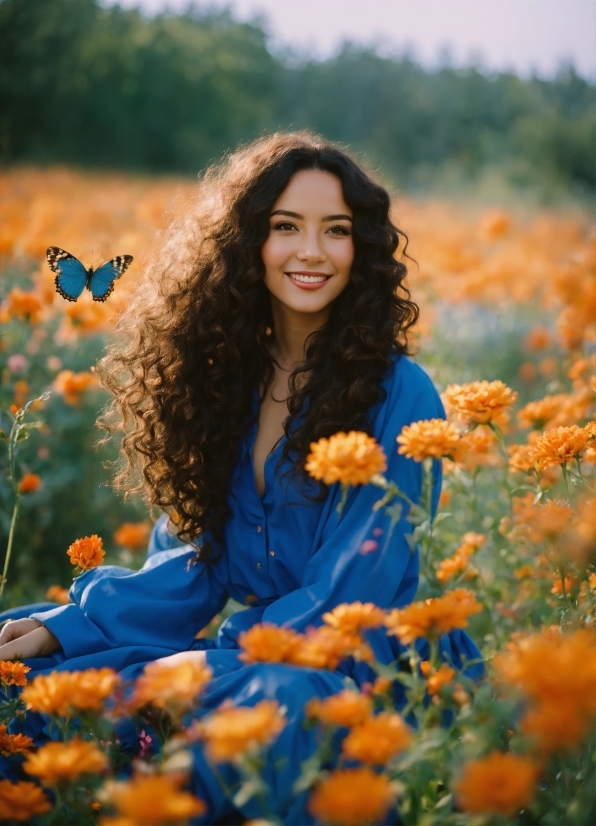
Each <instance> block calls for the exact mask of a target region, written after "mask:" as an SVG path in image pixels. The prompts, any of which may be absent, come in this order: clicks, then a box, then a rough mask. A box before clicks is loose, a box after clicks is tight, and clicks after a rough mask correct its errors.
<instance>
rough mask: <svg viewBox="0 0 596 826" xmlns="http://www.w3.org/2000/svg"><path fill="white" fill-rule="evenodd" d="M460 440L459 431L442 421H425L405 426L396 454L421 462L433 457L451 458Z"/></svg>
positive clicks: (398, 441)
mask: <svg viewBox="0 0 596 826" xmlns="http://www.w3.org/2000/svg"><path fill="white" fill-rule="evenodd" d="M459 440H460V434H459V430H458V429H457V427H456V426H455V425H454V424H451V422H446V421H445V420H444V419H427V420H422V421H419V422H414V423H413V424H411V425H406V426H405V427H404V428H403V429H402V431H401V433H400V434H399V436H398V437H397V443H398V444H399V445H400V447H399V448H398V451H397V452H398V453H402V454H404V455H405V456H406V457H407V458H408V459H414V461H415V462H422V461H424V459H428V458H430V457H433V458H435V459H441V458H442V457H443V456H451V455H452V454H453V452H454V450H455V449H456V448H457V445H458V443H459Z"/></svg>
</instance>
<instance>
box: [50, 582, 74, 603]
mask: <svg viewBox="0 0 596 826" xmlns="http://www.w3.org/2000/svg"><path fill="white" fill-rule="evenodd" d="M46 599H49V600H50V601H51V602H57V603H59V604H60V605H67V604H68V603H69V602H70V597H69V595H68V588H62V587H60V585H50V587H49V588H48V590H47V591H46Z"/></svg>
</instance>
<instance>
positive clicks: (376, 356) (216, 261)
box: [0, 133, 479, 824]
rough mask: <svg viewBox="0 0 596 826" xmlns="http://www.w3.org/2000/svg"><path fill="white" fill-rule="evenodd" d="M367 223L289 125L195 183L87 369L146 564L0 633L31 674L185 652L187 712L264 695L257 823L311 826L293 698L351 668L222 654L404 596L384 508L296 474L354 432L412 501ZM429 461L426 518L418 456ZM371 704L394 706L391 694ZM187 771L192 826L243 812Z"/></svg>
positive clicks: (408, 594)
mask: <svg viewBox="0 0 596 826" xmlns="http://www.w3.org/2000/svg"><path fill="white" fill-rule="evenodd" d="M389 209H390V199H389V196H388V194H387V192H386V191H385V190H384V189H383V188H382V187H380V186H379V185H378V184H376V183H375V182H374V181H372V180H371V179H370V178H369V177H368V176H367V175H366V174H365V173H364V172H363V171H362V170H361V169H360V168H359V167H358V166H357V165H356V163H354V161H353V160H351V159H350V158H349V157H348V156H347V155H346V154H345V153H344V152H343V151H342V150H340V149H339V148H338V147H335V146H333V145H329V144H327V143H326V142H324V141H322V140H321V139H319V138H317V137H314V136H311V135H309V134H303V133H299V134H289V135H274V136H272V137H270V138H267V139H263V140H262V141H259V142H257V143H256V144H253V145H251V146H249V147H247V148H246V149H244V150H242V151H241V152H238V153H237V154H235V155H233V156H232V157H231V158H230V159H228V161H227V162H226V163H225V164H224V165H223V166H222V167H221V169H219V170H214V171H212V172H210V173H209V174H208V176H207V177H206V179H205V180H204V181H203V182H202V185H201V188H200V190H199V193H198V199H197V203H196V205H195V207H194V208H191V209H189V210H188V212H187V214H186V217H185V219H184V221H183V223H182V225H176V226H174V227H172V229H171V234H170V238H169V240H168V241H167V243H165V244H164V246H163V249H162V254H161V256H160V257H158V258H157V259H156V260H155V262H154V263H153V264H152V265H151V267H150V268H149V270H148V271H147V273H146V277H145V279H144V281H143V282H141V284H140V285H139V288H138V293H137V295H136V298H135V299H134V301H133V302H132V303H131V305H130V307H129V308H128V310H127V311H126V313H125V316H124V318H123V322H122V330H123V334H124V335H125V336H127V340H125V342H124V343H123V344H119V345H118V346H117V347H115V348H114V349H113V350H112V352H111V353H110V354H109V356H108V357H107V358H106V359H105V360H104V361H103V364H102V365H101V372H102V375H103V381H104V383H105V384H106V385H107V386H108V387H109V388H110V389H111V390H112V391H113V393H114V396H115V400H114V403H113V406H112V410H111V415H110V416H109V417H108V419H107V420H106V421H107V425H106V426H107V427H108V428H112V429H120V430H122V431H124V438H123V452H124V456H125V458H126V460H127V462H128V465H127V466H125V467H124V470H123V471H122V473H121V474H120V475H119V476H118V477H117V479H116V481H117V483H118V484H119V485H120V486H121V487H124V488H126V489H128V490H130V489H134V485H133V479H134V471H135V470H140V471H141V474H140V475H141V478H142V479H143V487H144V491H145V494H146V497H147V499H148V501H149V502H150V503H152V504H154V505H158V506H160V507H161V508H162V509H163V510H164V511H165V512H166V513H164V515H163V516H162V517H161V518H160V519H159V521H158V522H157V524H156V526H155V528H154V530H153V534H152V537H151V541H150V547H149V559H148V561H147V563H146V565H145V566H144V567H143V569H142V570H140V571H137V572H133V571H129V570H126V569H123V568H117V567H113V566H109V567H108V566H106V567H98V568H95V569H94V570H91V571H86V572H85V573H84V574H82V575H81V576H80V577H78V578H77V579H76V580H75V583H74V585H73V587H72V589H71V598H72V600H73V601H72V603H71V604H69V605H63V606H59V607H57V608H54V609H52V610H50V611H46V612H42V613H32V614H31V616H29V617H28V618H26V619H21V620H15V621H14V622H11V623H9V625H8V626H6V627H5V628H4V629H3V630H2V632H1V633H0V659H9V658H11V657H19V658H23V657H26V658H28V659H27V665H28V666H29V667H30V668H31V669H32V674H31V675H30V676H33V674H34V673H39V672H40V671H51V670H54V669H59V670H77V669H86V668H100V667H111V668H114V669H116V670H117V671H119V672H120V673H121V675H122V677H123V678H124V679H126V678H132V677H136V676H138V674H139V673H140V672H141V671H142V669H143V668H144V666H145V665H146V664H147V663H148V662H152V661H156V660H157V661H159V662H161V663H162V664H163V665H165V666H167V665H169V666H172V665H180V662H181V661H183V662H184V661H190V662H193V663H194V664H195V665H200V666H202V664H203V663H205V662H206V664H207V665H208V666H209V668H210V669H211V671H212V674H213V679H212V680H211V681H210V682H209V683H208V685H207V686H206V687H205V691H204V694H203V697H202V705H203V707H204V708H207V709H217V708H219V707H220V706H221V704H222V703H223V702H224V701H226V700H230V699H232V700H233V701H234V703H235V704H236V705H239V706H254V705H255V704H258V703H260V702H261V701H262V700H265V701H267V702H269V701H272V700H276V701H278V702H279V703H281V704H282V705H283V706H285V707H286V708H287V714H286V726H285V728H284V729H283V731H282V732H281V734H280V735H279V737H278V739H277V740H276V741H275V743H274V744H273V745H272V746H271V749H270V752H269V756H268V759H267V762H266V764H265V765H264V767H263V772H262V774H263V779H264V780H265V782H266V784H267V785H268V788H269V789H271V790H274V791H275V794H274V799H271V800H269V801H268V802H269V810H270V814H273V815H275V817H277V818H278V819H279V820H281V821H283V822H285V823H288V824H290V823H293V824H297V823H300V824H307V823H311V822H312V815H311V814H310V813H309V812H308V811H307V809H306V800H305V794H299V795H296V794H295V792H294V782H295V780H296V777H297V776H298V774H299V770H300V766H301V765H302V764H303V763H304V762H305V761H307V760H308V758H309V757H310V756H311V755H312V754H313V752H314V750H315V749H316V748H317V734H316V731H315V730H314V729H313V728H305V727H303V725H302V724H303V722H304V719H305V718H304V706H305V703H306V702H307V701H308V700H310V699H312V698H313V697H319V698H324V697H327V696H329V695H333V694H336V693H337V692H338V691H340V689H341V688H342V687H343V686H344V683H345V679H346V678H349V679H350V680H351V681H353V683H354V684H355V685H356V686H358V687H363V686H364V685H365V684H367V683H368V684H370V683H371V682H372V681H373V680H374V673H373V671H372V670H371V668H370V667H369V666H368V665H367V664H366V663H365V662H363V661H359V660H356V659H353V658H350V659H346V660H344V661H343V662H341V663H339V665H338V667H337V668H334V667H333V666H332V667H330V669H329V670H324V669H323V668H318V667H310V666H312V665H313V664H318V663H319V660H317V659H316V658H315V659H313V657H312V656H311V658H310V659H308V658H307V659H306V660H303V661H300V664H294V665H290V664H286V663H280V662H279V661H275V662H262V661H257V662H255V661H253V660H251V661H247V660H246V657H244V656H243V655H242V652H241V641H242V640H243V639H246V634H247V633H248V632H249V631H250V629H252V628H253V626H255V625H257V624H261V623H263V624H264V625H263V627H265V628H270V627H271V626H282V627H283V628H284V629H286V630H287V634H288V635H289V636H292V634H293V633H294V632H304V631H306V630H307V629H309V628H311V627H312V626H320V625H322V624H323V623H324V621H325V618H326V617H329V616H331V615H332V614H331V612H333V611H334V609H336V608H337V607H338V606H340V605H342V604H343V603H352V602H363V603H376V605H377V606H379V607H380V608H382V609H390V608H396V607H398V606H399V607H403V606H404V605H407V604H408V603H409V602H411V601H412V599H413V597H414V595H415V592H416V588H417V583H418V555H417V553H416V552H412V551H411V549H410V547H409V544H408V541H407V539H408V536H407V535H408V533H410V532H411V530H412V525H411V523H409V522H408V521H407V518H406V517H407V507H404V509H403V512H402V514H401V517H400V518H399V520H398V521H397V524H394V522H393V521H392V520H393V517H392V516H390V515H389V514H388V513H387V512H386V511H385V509H384V508H375V507H374V506H375V503H376V501H377V499H378V491H377V489H376V488H374V487H373V486H372V485H366V484H362V485H360V486H355V487H353V488H352V490H351V491H350V493H349V495H348V496H347V498H346V497H345V496H344V493H345V491H344V490H342V485H341V483H340V482H335V483H333V484H324V482H323V481H321V482H316V481H315V480H314V479H313V478H311V477H310V476H308V475H307V473H306V471H305V467H304V466H305V462H306V457H307V455H308V453H309V452H310V446H311V443H312V442H314V441H317V440H319V439H322V438H323V437H326V438H329V437H331V436H333V435H334V434H335V433H337V432H338V431H350V430H359V431H364V432H365V433H366V434H368V436H365V435H364V434H363V433H360V434H357V438H356V439H354V437H351V441H350V439H348V440H347V442H349V443H350V444H354V445H356V443H357V442H358V444H360V446H362V444H363V442H364V443H366V444H369V443H370V444H371V445H374V449H375V451H376V453H375V457H374V462H373V464H374V468H375V469H376V470H378V469H379V468H381V467H384V466H385V457H386V464H387V471H386V475H387V477H388V478H390V479H393V480H395V481H396V482H397V484H398V485H399V487H400V489H401V490H402V491H403V492H404V494H405V496H406V501H408V502H413V503H417V502H419V501H420V498H421V487H422V470H421V467H420V463H416V462H415V461H414V460H412V459H411V458H408V457H406V456H404V455H402V454H399V453H398V451H397V445H396V437H397V436H398V435H399V433H400V432H401V431H402V429H403V428H404V426H406V425H408V424H411V423H412V422H414V421H417V420H419V419H436V418H442V417H444V411H443V408H442V405H441V401H440V399H439V397H438V395H437V392H436V390H435V388H434V387H433V385H432V382H431V381H430V379H429V378H428V376H427V375H426V373H424V371H423V370H422V369H421V368H420V367H418V366H417V365H416V364H414V363H413V362H412V361H411V360H410V359H409V358H408V357H407V355H406V353H407V341H406V333H407V330H408V328H409V327H410V325H411V324H412V323H413V321H414V320H415V319H416V317H417V308H416V306H415V305H414V304H413V303H412V302H411V301H410V300H409V297H408V294H407V291H406V290H405V289H404V287H403V279H404V277H405V273H406V268H405V266H404V264H403V262H401V261H400V260H396V257H395V256H396V252H397V250H398V242H399V239H400V233H399V230H398V229H397V228H396V227H395V226H394V225H393V224H392V222H391V219H390V216H389ZM371 436H373V437H374V439H376V442H377V443H378V444H376V443H374V442H373V440H372V439H370V438H369V437H371ZM379 446H380V447H379ZM383 451H384V454H383ZM368 464H370V462H369V463H368ZM434 471H435V473H434V488H433V493H432V500H433V503H434V507H436V503H437V499H438V495H439V488H440V467H439V465H438V462H435V467H434ZM321 478H322V477H321ZM367 478H368V477H367ZM328 481H330V480H328ZM363 481H364V480H363ZM340 504H341V505H342V507H341V508H340V507H339V506H340ZM340 510H341V513H340ZM167 514H169V517H170V518H169V519H168V516H167ZM381 536H384V537H385V538H384V540H383V541H381V540H380V539H379V537H381ZM184 540H186V541H187V542H188V544H183V541H184ZM229 597H232V598H233V599H234V600H236V601H237V602H240V603H243V604H245V605H247V606H248V607H247V608H246V609H245V610H243V611H239V612H237V613H235V614H233V615H232V616H231V617H229V618H228V619H227V620H226V621H225V622H224V623H223V624H222V625H221V627H220V629H219V633H218V636H217V639H216V640H209V639H205V638H204V637H203V636H201V635H198V634H197V632H199V631H200V630H201V629H202V628H204V627H205V626H206V625H207V624H208V623H209V622H210V621H211V620H212V619H213V617H214V616H215V615H216V614H217V613H218V612H219V611H220V610H221V609H222V608H223V606H224V605H225V603H226V601H227V600H228V598H229ZM367 627H368V626H367ZM255 630H257V631H258V629H255ZM328 630H329V629H328ZM367 643H368V645H370V648H371V649H372V651H373V652H374V656H375V658H376V660H377V661H378V662H381V663H391V662H393V661H394V660H396V659H397V658H398V656H399V654H400V651H401V649H400V643H399V642H398V641H397V638H396V637H395V636H388V635H387V633H386V632H385V630H384V629H382V628H372V627H371V628H370V630H369V631H368V632H367ZM367 650H368V649H367ZM441 650H442V651H443V653H444V655H445V656H446V657H448V659H449V662H450V663H451V664H452V665H453V666H454V667H460V666H461V665H462V655H463V654H465V656H466V658H467V660H468V661H470V660H475V659H476V658H478V656H479V654H478V650H477V649H476V648H475V646H474V645H473V643H472V642H471V641H470V640H469V639H468V638H467V637H466V636H465V634H463V632H461V631H457V632H454V633H453V635H451V636H449V637H447V636H446V637H444V638H443V640H442V644H441ZM311 653H312V652H311ZM338 657H339V655H338ZM336 664H337V663H335V662H334V665H336ZM187 665H188V662H187ZM394 699H395V704H396V706H399V705H400V704H401V703H402V702H403V699H404V697H403V693H402V689H401V684H400V683H398V682H396V683H395V690H394ZM259 707H260V708H262V706H259ZM29 722H30V723H31V725H32V726H33V725H34V722H31V721H29ZM26 724H27V723H26ZM26 724H25V725H26ZM32 731H33V729H32ZM36 735H39V731H38V730H36ZM208 757H209V752H208V751H207V753H205V751H204V750H203V749H202V747H200V746H194V747H193V758H194V762H193V773H192V785H193V790H194V791H195V792H196V794H197V795H198V796H199V797H200V798H202V799H203V800H205V801H206V803H207V811H206V813H205V815H204V818H203V822H207V823H214V822H218V821H221V820H222V819H223V818H230V817H231V818H235V819H231V820H226V821H225V822H230V823H231V822H243V820H244V819H246V818H248V817H255V816H256V815H257V814H258V812H257V810H256V809H255V806H256V804H255V802H254V801H249V802H248V803H246V802H245V803H238V805H239V806H240V809H241V812H235V811H234V804H233V800H232V797H233V795H232V794H230V793H229V791H228V790H230V789H233V788H234V786H235V784H236V782H237V780H238V775H237V772H236V770H235V769H234V768H233V766H231V765H227V766H224V767H219V768H218V771H217V772H216V771H214V770H213V768H212V766H211V765H210V763H209V759H208ZM221 779H223V780H224V781H225V782H224V783H223V785H222V784H220V780H221ZM261 814H262V812H261ZM385 822H389V821H388V820H387V821H385Z"/></svg>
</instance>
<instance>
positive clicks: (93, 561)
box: [66, 533, 106, 571]
mask: <svg viewBox="0 0 596 826" xmlns="http://www.w3.org/2000/svg"><path fill="white" fill-rule="evenodd" d="M66 553H67V555H68V556H69V557H70V561H71V563H72V564H73V565H78V567H79V568H82V569H83V571H90V570H91V569H92V568H97V566H98V565H101V563H102V562H103V558H104V556H105V554H106V552H105V551H104V549H103V541H102V539H101V537H99V536H98V535H97V534H95V533H94V534H92V535H91V536H84V537H83V538H82V539H76V540H75V541H74V542H73V543H72V545H71V546H70V548H69V549H68V550H67V551H66Z"/></svg>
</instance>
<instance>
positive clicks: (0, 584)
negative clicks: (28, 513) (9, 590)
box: [0, 493, 21, 600]
mask: <svg viewBox="0 0 596 826" xmlns="http://www.w3.org/2000/svg"><path fill="white" fill-rule="evenodd" d="M20 503H21V497H20V495H19V494H18V493H17V496H16V499H15V503H14V508H13V510H12V519H11V521H10V531H9V533H8V544H7V546H6V556H5V558H4V570H3V571H2V582H0V600H1V599H2V595H3V593H4V586H5V585H6V575H7V573H8V565H9V563H10V555H11V553H12V543H13V539H14V530H15V526H16V524H17V515H18V512H19V505H20Z"/></svg>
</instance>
